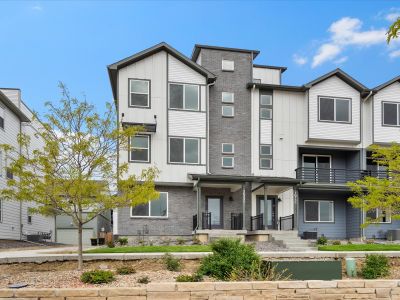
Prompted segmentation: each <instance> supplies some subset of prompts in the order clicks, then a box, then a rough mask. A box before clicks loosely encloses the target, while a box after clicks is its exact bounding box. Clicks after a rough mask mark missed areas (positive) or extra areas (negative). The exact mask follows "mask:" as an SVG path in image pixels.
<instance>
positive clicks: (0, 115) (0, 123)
mask: <svg viewBox="0 0 400 300" xmlns="http://www.w3.org/2000/svg"><path fill="white" fill-rule="evenodd" d="M5 114H6V110H5V109H4V108H3V107H2V106H1V105H0V128H2V129H4V120H5Z"/></svg>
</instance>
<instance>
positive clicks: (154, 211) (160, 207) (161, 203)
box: [131, 192, 168, 218]
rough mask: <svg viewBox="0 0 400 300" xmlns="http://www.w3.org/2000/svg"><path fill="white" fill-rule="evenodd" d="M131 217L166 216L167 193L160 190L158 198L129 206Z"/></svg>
mask: <svg viewBox="0 0 400 300" xmlns="http://www.w3.org/2000/svg"><path fill="white" fill-rule="evenodd" d="M131 217H137V218H167V217H168V193H166V192H161V193H160V196H159V198H158V199H155V200H152V201H150V202H149V203H146V204H141V205H137V206H135V207H132V208H131Z"/></svg>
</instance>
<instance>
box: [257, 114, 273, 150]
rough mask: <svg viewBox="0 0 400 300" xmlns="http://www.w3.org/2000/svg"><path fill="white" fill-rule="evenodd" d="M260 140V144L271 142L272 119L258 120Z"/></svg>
mask: <svg viewBox="0 0 400 300" xmlns="http://www.w3.org/2000/svg"><path fill="white" fill-rule="evenodd" d="M260 142H261V144H271V143H272V120H260Z"/></svg>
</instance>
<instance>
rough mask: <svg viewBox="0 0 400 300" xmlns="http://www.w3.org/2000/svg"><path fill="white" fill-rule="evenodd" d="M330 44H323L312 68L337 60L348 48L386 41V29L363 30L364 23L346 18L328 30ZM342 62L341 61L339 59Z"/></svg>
mask: <svg viewBox="0 0 400 300" xmlns="http://www.w3.org/2000/svg"><path fill="white" fill-rule="evenodd" d="M328 32H329V33H330V35H331V36H330V38H329V42H328V43H325V44H322V45H321V46H320V47H319V49H318V50H317V53H316V55H315V56H314V57H313V62H312V65H311V66H312V67H313V68H315V67H318V66H319V65H322V64H323V63H325V62H328V61H333V60H335V59H336V58H337V57H338V56H339V55H340V54H341V53H342V52H343V51H344V50H345V49H346V48H347V47H350V46H357V47H368V46H372V45H377V44H382V43H385V41H386V35H385V34H386V29H370V30H364V31H363V30H362V22H361V20H359V19H357V18H349V17H344V18H342V19H340V20H338V21H336V22H334V23H332V24H331V26H330V27H329V29H328ZM339 60H340V59H339Z"/></svg>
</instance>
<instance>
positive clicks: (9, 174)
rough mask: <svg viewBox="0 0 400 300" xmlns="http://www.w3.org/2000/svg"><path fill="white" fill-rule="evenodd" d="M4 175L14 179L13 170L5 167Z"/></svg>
mask: <svg viewBox="0 0 400 300" xmlns="http://www.w3.org/2000/svg"><path fill="white" fill-rule="evenodd" d="M6 176H7V178H8V179H14V174H13V172H12V171H11V169H10V168H7V169H6Z"/></svg>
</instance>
